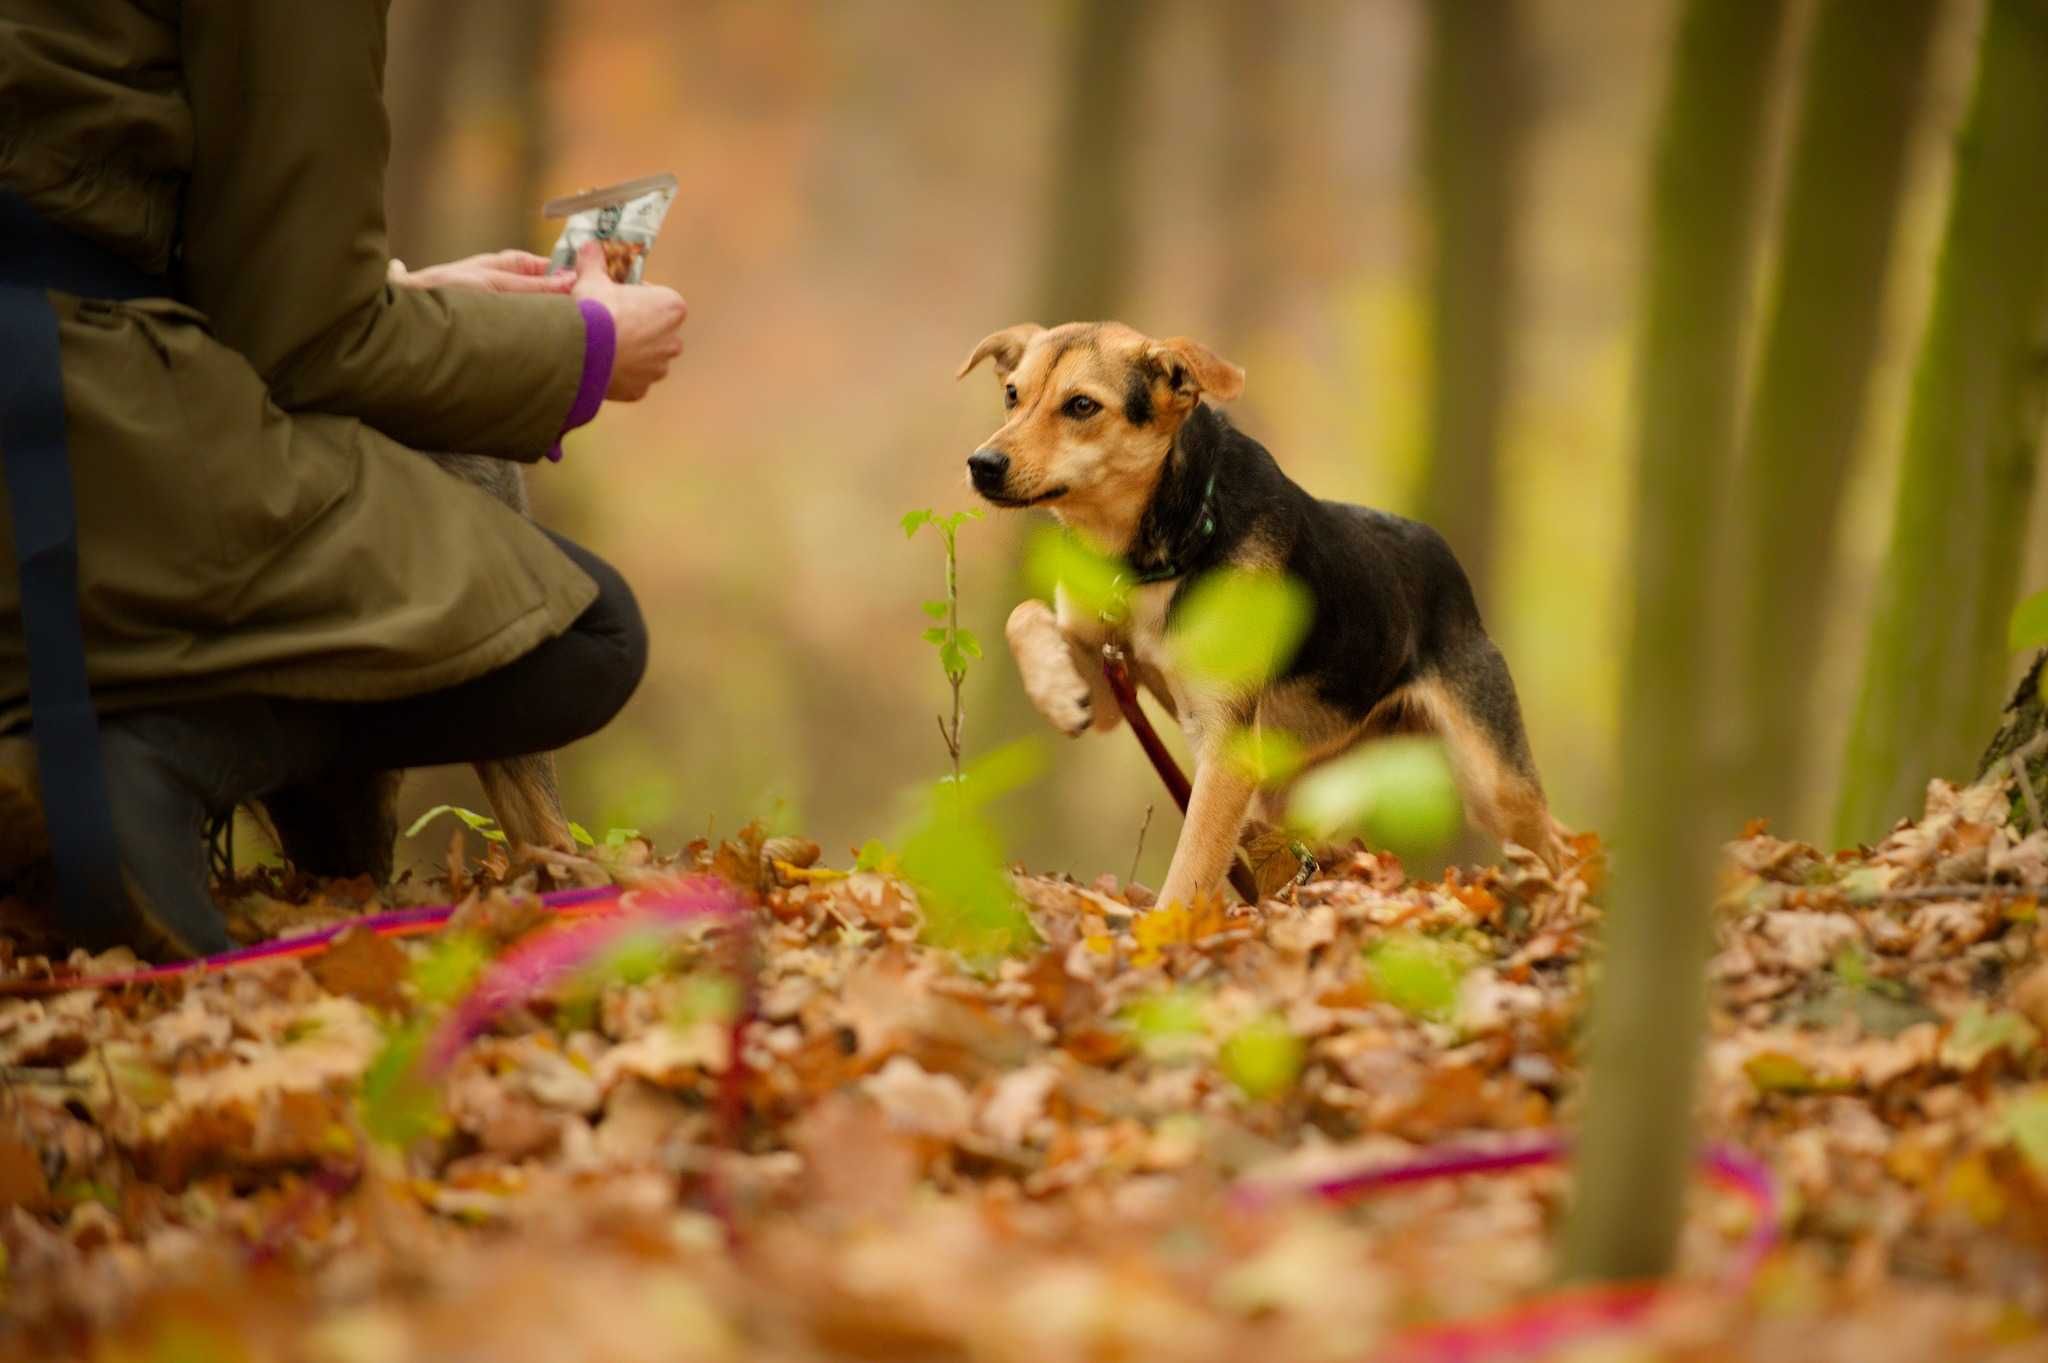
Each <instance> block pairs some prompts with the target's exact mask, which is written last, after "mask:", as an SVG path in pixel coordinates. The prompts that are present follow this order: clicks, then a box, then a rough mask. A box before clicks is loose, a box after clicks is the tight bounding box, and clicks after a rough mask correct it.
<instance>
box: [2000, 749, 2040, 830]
mask: <svg viewBox="0 0 2048 1363" xmlns="http://www.w3.org/2000/svg"><path fill="white" fill-rule="evenodd" d="M2008 760H2010V761H2011V762H2012V774H2013V775H2014V776H2015V777H2017V778H2018V780H2019V783H2020V794H2021V795H2024V796H2025V797H2026V799H2027V816H2028V817H2029V818H2031V819H2032V820H2033V821H2034V827H2036V828H2048V823H2043V822H2042V820H2041V797H2040V796H2038V795H2036V794H2035V793H2034V780H2033V778H2032V777H2030V776H2028V775H2027V759H2026V758H2024V757H2022V756H2020V755H2019V754H2018V753H2014V754H2013V755H2012V757H2011V758H2010V759H2008Z"/></svg>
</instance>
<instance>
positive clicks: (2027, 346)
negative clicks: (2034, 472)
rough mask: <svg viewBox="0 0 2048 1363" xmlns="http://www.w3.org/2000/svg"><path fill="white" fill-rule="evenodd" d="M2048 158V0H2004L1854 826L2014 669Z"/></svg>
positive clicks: (1918, 439)
mask: <svg viewBox="0 0 2048 1363" xmlns="http://www.w3.org/2000/svg"><path fill="white" fill-rule="evenodd" d="M2044 166H2048V4H2044V3H2042V0H1992V3H1991V6H1990V10H1989V13H1988V14H1987V16H1986V19H1985V24H1984V37H1983V41H1982V44H1981V47H1980V51H1979V56H1978V68H1977V88H1976V93H1975V94H1974V96H1973V97H1972V104H1971V108H1970V113H1969V116H1968V120H1967V122H1966V123H1965V125H1964V128H1963V132H1962V135H1961V137H1960V139H1959V141H1958V145H1957V149H1956V171H1955V182H1954V186H1953V188H1952V190H1951V193H1950V199H1949V218H1948V227H1947V235H1946V238H1945V239H1944V241H1943V243H1942V250H1941V263H1940V265H1939V267H1938V269H1937V272H1936V276H1935V286H1934V287H1935V293H1934V301H1933V304H1932V308H1931V311H1930V313H1929V317H1928V322H1927V331H1926V334H1925V336H1924V337H1923V338H1922V340H1921V348H1920V358H1919V362H1918V368H1917V370H1916V372H1915V374H1914V377H1913V392H1912V398H1911V405H1910V408H1909V410H1908V413H1907V419H1906V437H1905V450H1904V455H1903V459H1902V467H1901V469H1900V474H1899V492H1898V504H1897V508H1896V510H1895V511H1894V513H1893V521H1892V539H1891V549H1890V552H1889V553H1888V555H1887V556H1886V559H1885V565H1884V571H1883V575H1882V577H1881V578H1880V580H1879V584H1878V595H1877V609H1876V614H1875V618H1874V619H1873V621H1872V624H1871V630H1870V643H1869V650H1868V653H1867V655H1866V658H1865V662H1864V668H1863V685H1862V693H1861V695H1860V697H1859V699H1858V701H1857V706H1856V713H1855V718H1854V721H1853V723H1852V725H1851V730H1850V735H1849V748H1848V756H1847V762H1846V764H1845V771H1844V784H1843V789H1842V798H1841V804H1840V806H1839V809H1838V811H1837V815H1836V836H1837V838H1838V839H1839V840H1840V841H1842V842H1844V843H1850V842H1856V841H1859V840H1863V839H1868V838H1872V837H1875V836H1877V835H1878V834H1879V833H1881V832H1882V831H1883V830H1884V829H1885V827H1886V826H1888V825H1889V824H1890V823H1891V821H1892V820H1893V819H1895V818H1897V817H1899V816H1900V815H1904V814H1909V813H1911V812H1912V811H1913V810H1914V809H1916V808H1917V807H1918V805H1919V800H1920V792H1921V790H1922V789H1923V787H1924V785H1925V783H1926V781H1927V779H1928V778H1929V777H1931V776H1935V775H1939V774H1941V773H1943V772H1948V773H1950V774H1955V773H1958V772H1960V771H1962V770H1963V769H1964V768H1965V766H1966V765H1967V763H1968V761H1969V757H1970V753H1971V751H1972V748H1973V746H1974V743H1975V741H1976V734H1977V733H1981V732H1982V726H1983V725H1984V723H1985V722H1986V721H1987V720H1988V719H1989V718H1990V714H1989V709H1990V703H1991V701H1993V700H1995V698H1996V695H1997V689H1998V686H1999V684H2000V681H2001V680H2002V677H2003V674H2004V671H2005V667H2004V663H2005V658H2004V650H2003V638H2002V635H2003V631H2004V625H2005V621H2004V616H2005V612H2006V611H2007V610H2009V609H2010V608H2011V605H2012V600H2013V592H2014V585H2015V584H2014V581H2013V579H2014V577H2015V575H2016V573H2017V571H2018V566H2019V564H2018V546H2019V542H2020V536H2021V534H2022V529H2023V527H2024V525H2025V516H2026V506H2027V500H2028V497H2029V495H2030V488H2025V489H2023V487H2022V486H2021V485H2018V484H2015V483H2014V482H2013V481H2012V480H2013V479H2014V478H2015V477H2016V476H2018V474H2019V472H2020V471H2021V470H2022V469H2023V468H2026V469H2030V468H2031V459H2032V446H2033V442H2034V441H2036V440H2038V438H2039V431H2038V421H2039V416H2038V413H2039V385H2040V384H2041V382H2042V378H2043V374H2042V369H2043V366H2042V364H2041V362H2040V357H2039V355H2038V353H2036V351H2035V349H2034V345H2035V342H2036V340H2037V336H2038V333H2037V331H2036V328H2037V327H2038V326H2039V324H2040V322H2041V319H2042V317H2043V313H2044V309H2048V174H2044V173H2043V167H2044ZM2030 422H2031V423H2033V424H2032V425H2030V424H2029V423H2030ZM2029 481H2031V480H2029ZM1973 731H1974V732H1973Z"/></svg>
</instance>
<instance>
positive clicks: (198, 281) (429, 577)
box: [0, 0, 596, 725]
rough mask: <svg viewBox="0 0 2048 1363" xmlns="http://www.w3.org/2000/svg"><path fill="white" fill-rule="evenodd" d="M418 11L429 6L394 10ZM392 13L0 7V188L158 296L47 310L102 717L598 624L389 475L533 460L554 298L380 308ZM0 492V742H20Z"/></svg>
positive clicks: (574, 582) (410, 663) (201, 3)
mask: <svg viewBox="0 0 2048 1363" xmlns="http://www.w3.org/2000/svg"><path fill="white" fill-rule="evenodd" d="M420 2H421V3H434V2H435V0H420ZM387 3H388V0H0V186H5V187H6V188H9V189H11V190H13V191H14V192H16V193H18V194H21V195H23V196H24V197H26V198H27V199H28V200H29V201H30V202H31V203H33V204H34V205H36V207H37V208H38V209H39V210H40V211H41V212H42V213H43V215H44V216H45V217H47V218H49V219H51V220H52V221H55V222H57V223H59V224H61V225H63V226H65V227H67V228H69V229H71V230H72V231H74V232H76V233H78V234H80V235H82V236H85V237H89V238H91V239H92V240H94V241H96V242H98V243H100V244H101V245H103V246H105V247H107V248H109V249H111V250H113V251H115V252H118V253H119V254H120V255H122V256H124V257H126V258H127V259H128V260H130V261H132V262H135V263H137V264H140V265H142V266H143V267H144V268H146V269H149V270H152V271H168V272H169V273H170V276H171V278H172V279H173V280H174V281H176V283H175V284H174V285H173V286H172V291H174V292H175V293H176V294H177V297H176V298H175V299H172V298H163V299H148V300H142V301H139V302H127V303H110V302H105V301H99V300H89V299H79V298H73V297H70V296H68V295H64V294H59V293H52V294H51V295H50V297H51V301H52V303H53V305H54V306H55V308H56V309H57V312H58V316H59V319H60V335H61V342H62V347H63V368H64V398H65V408H66V416H67V420H68V423H69V432H70V443H71V453H72V462H73V476H74V483H75V486H76V490H77V500H78V518H79V538H80V577H81V588H80V595H81V603H82V608H83V611H84V615H85V627H86V639H87V652H88V662H89V667H90V671H91V674H92V681H93V688H94V694H95V696H96V697H98V698H99V700H100V701H101V703H102V705H103V706H104V707H107V708H120V707H127V706H133V705H138V704H147V703H156V702H159V701H164V700H171V699H197V698H200V697H204V696H213V695H222V694H228V693H232V692H236V691H259V692H264V693H268V694H276V695H291V696H303V697H312V698H326V699H344V700H345V699H356V700H372V699H384V698H389V697H394V696H402V695H409V694H413V693H417V692H420V691H423V690H430V689H434V688H438V687H442V686H447V685H451V684H453V683H456V682H460V681H464V680H467V679H469V678H471V677H474V676H476V675H478V674H479V673H481V672H484V671H487V670H489V669H491V668H493V667H496V666H499V665H501V664H503V663H505V662H508V661H510V660H511V659H513V658H516V657H518V656H519V655H520V654H522V653H524V652H526V651H527V650H528V649H531V648H532V647H533V646H534V645H535V644H537V643H539V642H540V641H542V640H543V639H546V638H548V637H550V636H552V635H554V634H557V633H559V632H561V631H562V630H563V629H565V628H566V627H567V626H568V624H569V623H570V622H571V621H572V620H573V619H574V618H575V617H576V616H577V614H579V613H580V612H581V611H582V609H583V608H584V607H585V606H587V605H588V604H589V603H590V601H591V600H592V599H593V598H594V596H595V595H596V587H595V584H593V583H592V582H591V581H590V579H589V578H588V577H587V576H586V575H585V574H584V573H583V572H582V571H581V570H579V569H578V568H576V567H575V566H574V565H573V564H571V563H570V562H569V560H568V559H567V558H565V557H564V556H563V555H562V554H561V552H560V551H558V550H557V549H556V548H555V547H554V546H553V545H552V544H551V543H550V542H549V541H548V540H547V538H546V537H545V536H544V535H542V534H541V533H540V532H539V531H538V530H536V529H535V528H534V527H532V526H531V525H529V524H528V523H527V522H526V521H525V520H523V519H522V518H520V517H519V516H517V515H515V514H513V513H512V512H510V511H508V510H507V509H505V508H504V507H502V506H500V505H499V504H498V503H496V502H494V501H492V500H491V499H490V498H488V497H486V496H485V495H484V494H482V493H480V492H478V491H477V490H476V489H474V488H472V487H470V486H469V485H467V484H465V483H461V482H458V481H457V480H455V479H454V478H452V477H450V476H448V475H447V474H445V473H443V472H442V471H441V470H440V469H438V468H436V467H435V466H434V465H433V464H432V463H431V462H429V461H428V460H426V459H424V458H422V457H421V456H420V455H419V454H418V453H416V452H415V451H418V450H422V449H430V450H458V451H464V452H469V453H476V454H486V455H496V456H501V457H504V458H507V459H518V460H531V459H534V458H537V457H538V456H539V455H541V454H542V453H543V452H545V451H546V450H547V449H548V448H549V447H550V446H551V445H553V443H554V442H555V440H556V438H557V436H558V435H559V434H560V431H561V426H562V423H563V421H564V419H565V417H566V415H567V413H568V411H569V408H570V404H571V402H572V401H573V400H574V397H575V393H576V389H577V386H578V383H579V381H580V379H581V377H582V365H583V352H584V329H583V321H582V317H581V315H580V314H579V313H578V311H577V308H576V305H575V303H574V302H573V301H571V300H569V299H566V298H561V297H555V296H511V295H498V294H486V293H480V292H473V291H462V290H416V289H411V288H399V287H393V286H392V285H390V284H389V283H388V282H387V280H386V269H387V267H388V264H389V255H388V253H387V251H386V247H385V234H384V209H383V203H384V183H383V178H384V164H385V158H386V154H387V150H388V145H389V140H390V131H389V126H388V124H387V121H386V118H385V113H384V106H383V69H384V41H385V10H386V5H387ZM4 495H5V494H4V492H0V725H12V724H16V723H19V722H20V720H21V719H22V717H23V716H24V715H25V713H26V709H25V697H26V695H27V691H28V668H27V659H26V657H25V655H24V651H23V647H22V636H21V627H20V601H19V589H18V582H17V579H16V573H15V569H14V558H13V546H12V544H11V542H8V536H7V529H6V527H7V524H8V522H7V517H6V515H5V514H4Z"/></svg>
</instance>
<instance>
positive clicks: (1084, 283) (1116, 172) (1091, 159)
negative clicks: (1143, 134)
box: [1038, 0, 1152, 326]
mask: <svg viewBox="0 0 2048 1363" xmlns="http://www.w3.org/2000/svg"><path fill="white" fill-rule="evenodd" d="M1151 11H1152V5H1151V3H1150V0H1113V3H1105V2H1104V0H1080V2H1079V3H1075V4H1071V5H1070V6H1069V8H1068V19H1067V24H1068V28H1067V34H1066V48H1065V51H1064V55H1063V56H1062V59H1061V69H1060V71H1059V73H1058V74H1059V79H1060V81H1061V84H1062V91H1061V96H1060V122H1059V132H1058V135H1057V140H1056V141H1055V142H1054V143H1053V155H1052V160H1051V161H1050V162H1049V163H1048V165H1047V176H1048V180H1049V184H1048V193H1047V196H1046V201H1047V203H1048V205H1049V208H1048V212H1047V216H1046V222H1045V235H1044V238H1043V242H1042V246H1041V249H1042V250H1043V251H1044V252H1045V255H1044V261H1043V265H1042V268H1041V275H1040V283H1039V289H1038V306H1039V308H1040V310H1041V311H1040V315H1039V318H1038V320H1039V321H1041V322H1043V323H1044V324H1045V325H1047V326H1058V325H1059V324H1060V323H1062V322H1084V321H1100V320H1102V319H1104V318H1107V317H1109V316H1110V315H1111V314H1112V313H1113V312H1114V311H1115V309H1116V308H1117V306H1118V304H1119V303H1120V302H1121V301H1122V299H1123V290H1124V289H1125V288H1126V286H1127V285H1128V282H1129V279H1130V270H1131V257H1132V253H1131V242H1132V239H1133V231H1132V222H1131V189H1132V186H1131V176H1132V170H1133V167H1132V159H1133V158H1132V152H1133V149H1134V147H1135V145H1136V142H1137V134H1138V123H1137V120H1136V118H1135V116H1134V109H1133V105H1134V102H1135V98H1136V95H1137V93H1138V85H1139V79H1138V74H1139V71H1140V69H1141V68H1142V65H1143V63H1142V62H1141V61H1140V60H1139V54H1140V52H1141V51H1142V49H1143V47H1144V39H1145V35H1146V29H1147V26H1148V21H1149V17H1150V14H1151Z"/></svg>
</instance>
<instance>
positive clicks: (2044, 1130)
mask: <svg viewBox="0 0 2048 1363" xmlns="http://www.w3.org/2000/svg"><path fill="white" fill-rule="evenodd" d="M1998 1131H1999V1134H2000V1135H2002V1136H2003V1137H2004V1138H2005V1139H2006V1140H2008V1141H2011V1142H2012V1144H2013V1145H2014V1146H2015V1147H2017V1148H2018V1150H2019V1152H2020V1154H2021V1155H2022V1156H2024V1157H2025V1158H2026V1161H2027V1163H2028V1164H2030V1165H2032V1166H2033V1168H2034V1172H2035V1173H2036V1174H2038V1175H2042V1176H2044V1177H2048V1088H2036V1089H2034V1090H2032V1091H2030V1092H2028V1093H2024V1094H2022V1095H2020V1096H2019V1097H2017V1098H2014V1099H2013V1100H2012V1101H2011V1102H2010V1103H2008V1104H2006V1107H2005V1113H2004V1115H2003V1116H2002V1117H2001V1118H2000V1119H1999V1123H1998Z"/></svg>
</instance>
